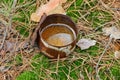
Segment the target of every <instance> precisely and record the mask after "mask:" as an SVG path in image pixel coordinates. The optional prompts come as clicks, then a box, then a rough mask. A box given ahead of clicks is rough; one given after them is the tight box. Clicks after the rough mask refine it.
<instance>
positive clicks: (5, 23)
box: [0, 19, 8, 50]
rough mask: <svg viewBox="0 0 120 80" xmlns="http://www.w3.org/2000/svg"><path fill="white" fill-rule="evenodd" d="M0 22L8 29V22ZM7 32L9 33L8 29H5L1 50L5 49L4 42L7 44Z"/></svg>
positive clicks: (0, 20)
mask: <svg viewBox="0 0 120 80" xmlns="http://www.w3.org/2000/svg"><path fill="white" fill-rule="evenodd" d="M0 22H1V23H2V24H4V26H5V27H7V22H6V21H4V20H2V19H0ZM7 31H8V30H7V28H5V31H4V37H3V41H2V44H1V46H0V50H1V49H2V48H3V45H4V42H5V39H6V36H7Z"/></svg>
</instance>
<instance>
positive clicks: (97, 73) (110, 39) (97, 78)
mask: <svg viewBox="0 0 120 80" xmlns="http://www.w3.org/2000/svg"><path fill="white" fill-rule="evenodd" d="M112 39H113V38H112V37H110V38H109V41H108V44H107V45H106V47H105V49H104V51H103V52H102V54H101V56H100V58H99V60H98V62H97V64H96V67H95V68H96V80H101V79H100V76H99V70H98V67H99V64H100V61H101V59H102V57H103V55H104V54H105V52H106V51H107V49H108V47H109V46H110V43H111V42H112Z"/></svg>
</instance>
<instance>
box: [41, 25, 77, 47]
mask: <svg viewBox="0 0 120 80" xmlns="http://www.w3.org/2000/svg"><path fill="white" fill-rule="evenodd" d="M41 36H42V38H43V40H44V41H45V42H47V43H48V44H50V45H53V46H65V45H68V44H70V43H72V42H73V40H74V39H75V37H76V36H75V32H74V31H73V29H72V28H71V27H70V26H68V25H65V24H50V25H48V26H46V27H45V28H44V29H43V30H42V31H41Z"/></svg>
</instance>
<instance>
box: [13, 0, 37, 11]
mask: <svg viewBox="0 0 120 80" xmlns="http://www.w3.org/2000/svg"><path fill="white" fill-rule="evenodd" d="M34 2H35V0H33V1H32V2H29V3H26V4H24V5H20V6H16V7H15V10H16V9H19V8H23V7H25V6H28V5H31V4H33V3H34Z"/></svg>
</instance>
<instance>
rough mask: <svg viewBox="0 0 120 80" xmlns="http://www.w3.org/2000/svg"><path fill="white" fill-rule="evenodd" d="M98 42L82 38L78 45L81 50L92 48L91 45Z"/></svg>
mask: <svg viewBox="0 0 120 80" xmlns="http://www.w3.org/2000/svg"><path fill="white" fill-rule="evenodd" d="M95 44H96V41H95V40H91V39H80V40H79V41H78V43H77V46H78V47H80V48H81V50H85V49H88V48H90V47H91V46H94V45H95Z"/></svg>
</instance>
